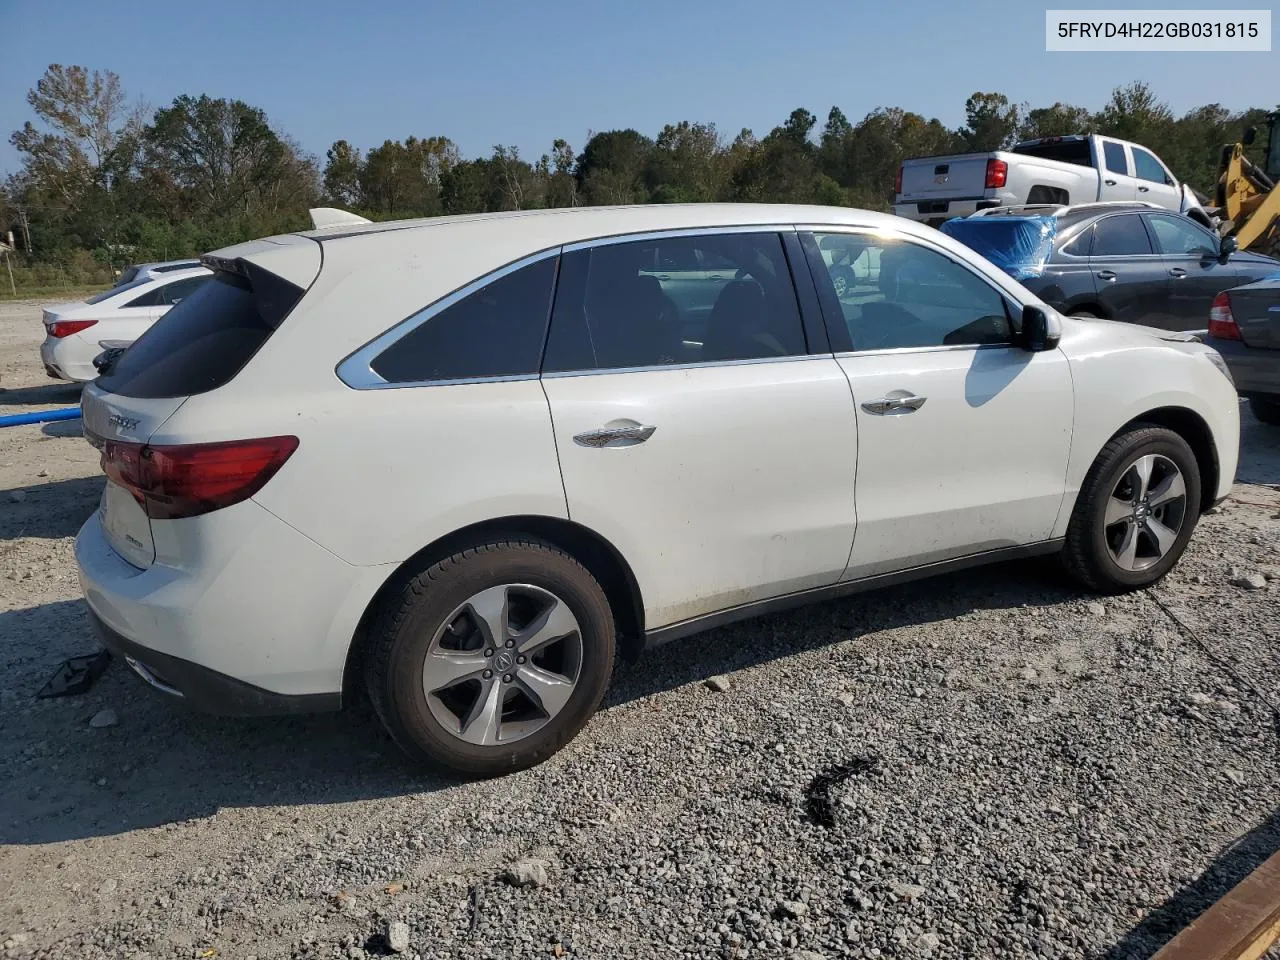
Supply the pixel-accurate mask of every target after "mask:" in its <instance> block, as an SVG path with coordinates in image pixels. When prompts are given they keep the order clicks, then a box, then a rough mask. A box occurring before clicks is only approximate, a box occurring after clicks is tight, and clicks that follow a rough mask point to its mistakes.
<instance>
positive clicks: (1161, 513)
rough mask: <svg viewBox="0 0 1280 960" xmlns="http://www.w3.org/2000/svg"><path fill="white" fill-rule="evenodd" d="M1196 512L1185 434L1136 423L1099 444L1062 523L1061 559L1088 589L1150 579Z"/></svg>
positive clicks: (1177, 548)
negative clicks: (1064, 530)
mask: <svg viewBox="0 0 1280 960" xmlns="http://www.w3.org/2000/svg"><path fill="white" fill-rule="evenodd" d="M1199 514H1200V469H1199V466H1198V465H1197V463H1196V458H1195V454H1194V453H1192V451H1191V448H1190V447H1189V446H1188V445H1187V442H1186V441H1185V440H1183V439H1182V437H1180V436H1178V434H1176V433H1174V432H1173V431H1172V430H1167V429H1165V428H1164V427H1157V426H1149V425H1139V426H1136V427H1134V428H1132V429H1130V430H1127V431H1126V432H1124V433H1122V434H1120V435H1119V436H1117V437H1115V438H1113V439H1112V440H1111V442H1110V443H1108V444H1107V445H1106V446H1105V447H1103V448H1102V452H1101V453H1099V454H1098V458H1097V459H1096V460H1095V461H1094V462H1093V466H1092V467H1090V469H1089V473H1088V475H1087V476H1086V477H1085V480H1084V484H1083V485H1082V486H1081V488H1080V495H1079V497H1078V498H1077V500H1076V506H1075V511H1074V512H1073V513H1072V515H1071V522H1070V524H1069V525H1068V527H1067V542H1066V545H1065V547H1064V549H1063V559H1064V562H1065V564H1066V567H1067V570H1068V572H1069V573H1070V574H1071V575H1072V576H1073V577H1075V578H1076V579H1077V580H1079V581H1080V582H1081V583H1083V584H1084V585H1085V586H1087V587H1089V588H1090V589H1093V590H1097V591H1099V592H1102V593H1120V592H1123V591H1126V590H1136V589H1139V588H1141V587H1146V586H1150V585H1151V584H1153V583H1155V582H1156V581H1157V580H1159V579H1160V578H1161V577H1163V576H1164V575H1165V574H1166V573H1168V572H1169V570H1170V569H1171V568H1172V567H1173V565H1174V564H1175V563H1177V562H1178V559H1179V558H1180V557H1181V556H1182V553H1183V551H1184V550H1186V547H1187V542H1188V541H1189V540H1190V539H1191V533H1192V531H1193V530H1194V529H1195V525H1196V520H1197V518H1198V517H1199Z"/></svg>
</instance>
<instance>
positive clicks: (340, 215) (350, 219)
mask: <svg viewBox="0 0 1280 960" xmlns="http://www.w3.org/2000/svg"><path fill="white" fill-rule="evenodd" d="M309 212H310V213H311V223H312V225H313V226H314V227H315V228H316V229H317V230H328V229H330V228H332V227H350V226H353V225H354V224H357V223H372V222H373V221H372V220H368V219H366V218H365V217H362V216H360V215H359V214H355V213H350V212H348V211H346V210H339V209H338V208H337V207H312V208H311V210H310V211H309Z"/></svg>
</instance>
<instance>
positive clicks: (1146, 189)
mask: <svg viewBox="0 0 1280 960" xmlns="http://www.w3.org/2000/svg"><path fill="white" fill-rule="evenodd" d="M1150 189H1151V188H1150V187H1139V188H1138V192H1139V193H1146V192H1147V191H1148V190H1150Z"/></svg>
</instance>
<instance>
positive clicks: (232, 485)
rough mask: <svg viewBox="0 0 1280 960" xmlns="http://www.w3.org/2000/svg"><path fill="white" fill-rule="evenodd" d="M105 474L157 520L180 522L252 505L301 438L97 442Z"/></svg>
mask: <svg viewBox="0 0 1280 960" xmlns="http://www.w3.org/2000/svg"><path fill="white" fill-rule="evenodd" d="M94 440H95V441H96V443H95V445H96V446H97V447H98V448H99V449H100V450H101V451H102V471H103V473H105V474H106V475H107V477H108V478H109V479H110V480H112V481H113V482H115V483H118V484H119V485H120V486H122V487H124V488H125V489H126V490H128V491H129V492H130V493H131V494H133V498H134V499H135V500H137V501H138V504H139V506H141V507H142V508H143V510H145V511H146V513H147V516H148V517H150V518H151V519H152V520H180V519H183V518H185V517H198V516H200V515H201V514H204V513H210V512H212V511H214V510H219V509H221V508H222V507H229V506H231V505H232V504H234V503H239V502H240V501H242V500H247V499H249V498H250V497H251V496H253V495H254V494H255V493H257V492H258V491H259V490H261V489H262V488H263V486H265V485H266V482H267V481H268V480H270V479H271V478H272V477H273V476H275V473H276V471H277V470H279V469H280V468H281V467H282V466H284V462H285V461H286V460H288V459H289V457H290V456H291V455H292V454H293V451H295V450H297V449H298V438H297V437H264V438H262V439H258V440H232V441H230V442H228V443H189V444H181V445H172V446H154V447H153V446H148V445H146V444H141V443H127V442H125V441H121V440H102V439H99V438H94Z"/></svg>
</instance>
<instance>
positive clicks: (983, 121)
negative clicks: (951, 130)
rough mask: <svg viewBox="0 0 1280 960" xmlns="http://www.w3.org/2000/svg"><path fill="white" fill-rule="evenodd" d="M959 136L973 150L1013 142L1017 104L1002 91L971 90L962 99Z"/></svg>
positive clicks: (997, 147) (981, 149)
mask: <svg viewBox="0 0 1280 960" xmlns="http://www.w3.org/2000/svg"><path fill="white" fill-rule="evenodd" d="M964 116H965V127H964V129H963V130H961V131H960V139H961V140H963V141H964V146H965V149H967V150H972V151H974V152H978V151H986V150H1000V149H1003V148H1004V147H1008V146H1012V145H1013V143H1014V140H1015V138H1016V135H1017V132H1018V123H1019V118H1018V108H1017V107H1015V106H1014V105H1013V104H1011V103H1010V102H1009V98H1008V97H1006V96H1005V95H1004V94H1003V93H974V94H971V95H970V97H969V99H968V100H966V101H965V102H964Z"/></svg>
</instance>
